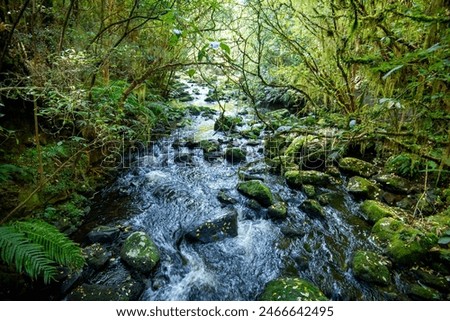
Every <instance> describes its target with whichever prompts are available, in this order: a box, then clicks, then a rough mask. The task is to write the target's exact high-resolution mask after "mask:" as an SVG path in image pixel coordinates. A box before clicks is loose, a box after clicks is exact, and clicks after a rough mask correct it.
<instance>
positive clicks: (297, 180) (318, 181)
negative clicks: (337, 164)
mask: <svg viewBox="0 0 450 321" xmlns="http://www.w3.org/2000/svg"><path fill="white" fill-rule="evenodd" d="M284 177H285V178H286V181H287V183H288V184H289V185H290V186H292V187H297V188H300V187H302V185H303V184H310V185H327V184H329V183H331V179H330V175H328V174H326V173H322V172H319V171H314V170H311V171H297V170H293V171H287V172H286V173H285V174H284Z"/></svg>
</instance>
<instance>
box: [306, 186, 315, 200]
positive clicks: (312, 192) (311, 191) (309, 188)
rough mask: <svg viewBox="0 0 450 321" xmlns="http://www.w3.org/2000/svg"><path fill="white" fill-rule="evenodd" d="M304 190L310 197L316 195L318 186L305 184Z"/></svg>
mask: <svg viewBox="0 0 450 321" xmlns="http://www.w3.org/2000/svg"><path fill="white" fill-rule="evenodd" d="M303 192H304V193H305V194H306V196H308V197H310V198H313V197H314V196H316V188H315V187H314V186H313V185H303Z"/></svg>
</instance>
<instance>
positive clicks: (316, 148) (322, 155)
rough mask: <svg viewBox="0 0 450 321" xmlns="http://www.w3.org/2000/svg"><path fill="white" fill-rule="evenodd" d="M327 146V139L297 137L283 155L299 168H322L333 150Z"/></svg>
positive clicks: (310, 136) (311, 136) (308, 136)
mask: <svg viewBox="0 0 450 321" xmlns="http://www.w3.org/2000/svg"><path fill="white" fill-rule="evenodd" d="M328 145H329V139H327V138H322V137H318V136H313V135H307V136H298V137H296V138H294V140H293V141H292V142H291V143H290V145H289V146H288V147H287V148H286V151H285V153H284V155H285V156H287V157H289V159H290V160H291V161H292V162H294V163H296V164H298V165H299V166H300V167H301V168H308V169H313V168H314V169H319V168H324V167H325V164H326V161H327V159H328V157H329V156H330V155H331V154H332V153H331V151H332V149H333V148H332V146H328Z"/></svg>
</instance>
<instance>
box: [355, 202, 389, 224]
mask: <svg viewBox="0 0 450 321" xmlns="http://www.w3.org/2000/svg"><path fill="white" fill-rule="evenodd" d="M360 208H361V211H362V212H363V213H364V214H366V216H367V220H368V221H369V222H371V223H372V224H374V223H376V222H377V221H378V220H380V219H382V218H383V217H395V216H396V215H397V213H398V211H397V210H396V209H395V208H393V207H390V206H388V205H386V204H383V203H381V202H378V201H373V200H365V201H364V202H363V203H362V204H361V207H360Z"/></svg>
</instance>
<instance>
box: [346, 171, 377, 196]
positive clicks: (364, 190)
mask: <svg viewBox="0 0 450 321" xmlns="http://www.w3.org/2000/svg"><path fill="white" fill-rule="evenodd" d="M347 191H348V192H350V193H352V194H354V195H356V196H359V197H362V198H369V199H378V198H379V197H380V193H381V190H380V188H379V187H378V186H377V185H376V184H375V183H373V182H371V181H369V180H368V179H366V178H363V177H360V176H353V177H351V178H350V179H349V181H348V183H347Z"/></svg>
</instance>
